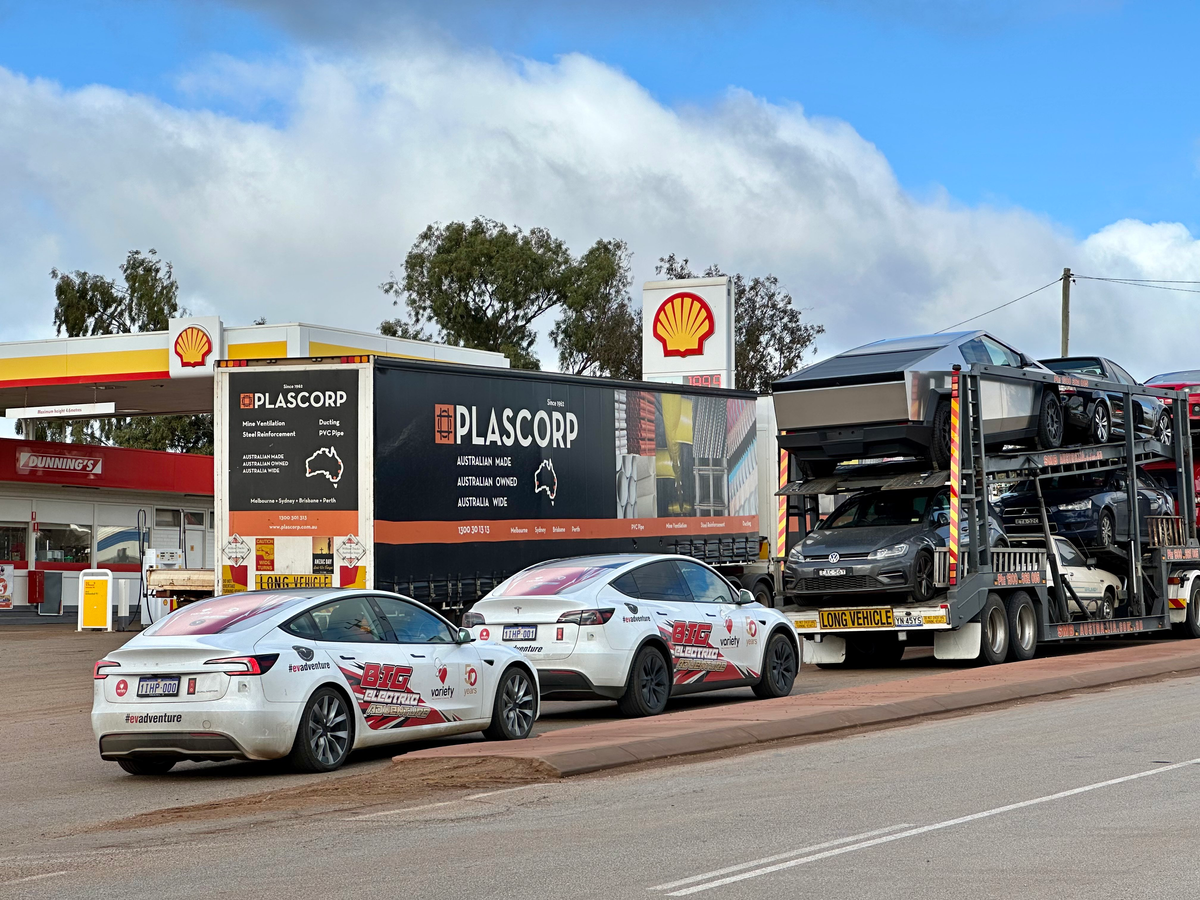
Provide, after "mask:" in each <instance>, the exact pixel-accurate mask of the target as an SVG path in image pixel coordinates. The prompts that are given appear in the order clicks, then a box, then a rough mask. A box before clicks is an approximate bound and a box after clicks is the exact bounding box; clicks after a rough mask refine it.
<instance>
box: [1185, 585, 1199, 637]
mask: <svg viewBox="0 0 1200 900" xmlns="http://www.w3.org/2000/svg"><path fill="white" fill-rule="evenodd" d="M1183 633H1184V635H1185V636H1187V637H1190V638H1200V578H1197V579H1196V580H1195V581H1194V582H1192V593H1191V596H1189V597H1188V604H1187V616H1186V617H1185V618H1184V620H1183Z"/></svg>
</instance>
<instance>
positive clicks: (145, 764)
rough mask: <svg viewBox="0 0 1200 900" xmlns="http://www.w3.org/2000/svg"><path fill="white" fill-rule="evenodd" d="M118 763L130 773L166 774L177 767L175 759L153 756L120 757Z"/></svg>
mask: <svg viewBox="0 0 1200 900" xmlns="http://www.w3.org/2000/svg"><path fill="white" fill-rule="evenodd" d="M117 765H118V766H120V767H121V768H122V769H124V770H125V771H126V772H128V773H129V774H130V775H166V774H167V773H168V772H170V771H171V769H173V768H174V767H175V760H173V759H157V758H155V757H153V756H151V757H142V758H140V759H138V758H132V757H131V758H129V759H118V760H117Z"/></svg>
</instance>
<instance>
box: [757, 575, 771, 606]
mask: <svg viewBox="0 0 1200 900" xmlns="http://www.w3.org/2000/svg"><path fill="white" fill-rule="evenodd" d="M754 599H755V600H756V601H757V602H759V603H761V604H762V605H763V606H765V607H766V608H767V609H772V608H774V606H775V592H774V591H772V590H771V587H770V585H768V584H767V583H766V582H765V581H760V582H759V583H758V584H756V585H755V586H754Z"/></svg>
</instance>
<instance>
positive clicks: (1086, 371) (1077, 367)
mask: <svg viewBox="0 0 1200 900" xmlns="http://www.w3.org/2000/svg"><path fill="white" fill-rule="evenodd" d="M1042 365H1043V366H1045V367H1046V368H1047V369H1049V370H1050V371H1051V372H1058V373H1059V374H1060V375H1061V374H1066V373H1068V372H1069V373H1071V374H1072V375H1090V376H1092V377H1093V378H1105V377H1106V376H1105V374H1104V366H1102V365H1101V364H1100V360H1098V359H1048V360H1047V359H1044V360H1042Z"/></svg>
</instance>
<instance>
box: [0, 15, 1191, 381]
mask: <svg viewBox="0 0 1200 900" xmlns="http://www.w3.org/2000/svg"><path fill="white" fill-rule="evenodd" d="M564 7H566V8H565V9H564ZM1197 33H1200V5H1196V4H1189V3H1183V2H1177V3H1173V2H1166V0H1162V2H1146V3H1138V4H1134V3H1121V2H1117V0H1094V2H1089V0H1041V2H1023V0H976V2H968V0H911V2H907V3H896V2H884V0H842V2H837V0H824V2H822V0H793V2H787V3H777V2H766V0H761V2H759V0H744V2H739V3H725V2H718V0H692V2H689V3H683V2H676V0H661V2H655V0H643V2H638V3H634V2H630V0H608V2H593V0H580V2H577V3H574V4H560V3H552V2H548V0H525V2H520V3H517V2H507V0H506V2H496V3H482V2H475V0H441V2H436V3H434V2H410V3H400V2H383V0H362V2H358V3H338V4H334V3H322V2H316V0H241V2H234V0H228V2H217V0H197V2H192V3H163V2H153V0H130V2H112V3H100V2H82V0H79V2H65V0H63V2H60V0H44V2H38V3H16V2H5V0H0V172H2V173H3V177H0V311H2V312H3V318H0V340H24V339H33V338H39V337H49V336H51V335H52V334H53V325H52V309H53V291H52V282H51V280H50V278H49V277H48V273H49V271H50V270H51V269H52V268H58V269H65V270H74V269H85V270H88V271H92V272H99V273H104V274H108V275H113V276H115V275H116V274H117V265H118V264H119V263H120V261H121V260H122V259H123V257H124V255H125V253H126V252H127V251H128V250H130V249H134V248H137V249H147V248H150V247H154V248H156V249H157V250H158V251H159V253H160V255H161V256H163V257H164V258H166V259H168V260H170V261H171V262H172V263H173V264H174V266H175V271H176V274H177V277H178V279H179V282H180V285H181V299H182V300H183V302H184V303H185V304H186V305H187V306H188V307H189V308H190V309H191V310H192V311H193V312H196V313H202V314H210V313H215V314H219V315H221V316H222V317H223V318H224V320H225V321H226V322H227V323H229V324H247V323H249V322H250V321H251V320H253V319H254V318H256V317H258V316H265V317H267V319H268V320H269V321H272V322H282V321H296V320H300V321H311V322H318V323H322V324H337V325H343V326H346V327H352V328H361V329H364V330H374V329H375V328H376V327H377V326H378V324H379V322H380V321H381V320H382V319H384V318H386V317H390V316H391V315H393V314H394V311H393V310H392V308H391V306H390V304H389V302H388V300H387V298H385V297H384V295H383V294H382V293H381V292H380V291H379V289H378V285H379V284H380V283H381V282H382V281H384V280H386V279H387V277H388V274H389V272H391V271H393V270H396V269H398V268H400V266H401V265H402V263H403V258H404V254H405V252H406V251H407V250H408V248H409V247H410V246H411V244H412V242H413V240H414V239H415V237H416V236H417V234H418V233H419V232H420V231H421V229H422V228H423V227H424V226H425V225H427V224H429V223H430V222H439V221H440V222H447V221H451V220H462V219H469V218H471V217H474V216H476V215H484V216H489V217H491V218H494V219H497V220H499V221H503V222H506V223H509V224H512V225H519V226H522V227H524V228H530V227H533V226H542V227H546V228H549V229H550V230H551V231H552V232H553V233H554V234H556V235H558V236H560V237H562V238H563V239H564V240H566V241H567V242H568V243H569V244H570V246H571V247H572V249H573V250H574V251H575V252H577V253H582V252H583V251H584V250H586V249H587V247H588V246H590V245H591V243H593V242H594V241H595V240H597V239H600V238H614V237H616V238H622V239H624V240H626V241H628V242H629V245H630V247H631V249H632V250H633V252H634V275H635V294H634V296H635V300H637V299H638V292H637V289H636V285H639V284H640V283H641V281H643V280H646V279H648V278H651V277H653V274H654V264H655V262H656V260H657V259H658V258H659V257H660V256H664V255H666V254H668V253H671V252H674V253H677V254H679V255H681V256H686V257H688V258H690V259H691V260H692V263H693V267H694V268H696V269H702V268H703V267H705V266H707V265H708V264H710V263H718V264H719V265H720V266H721V267H722V268H723V269H724V270H725V271H741V272H744V273H746V274H748V275H755V274H765V273H767V272H771V273H774V274H776V275H778V276H779V278H780V279H781V281H782V282H783V284H784V285H785V286H786V287H787V288H788V289H789V290H790V291H791V293H792V295H793V296H794V297H795V299H796V303H797V305H799V306H800V307H802V308H803V309H804V310H805V315H806V316H807V317H810V319H811V320H812V321H815V322H819V323H821V324H824V325H825V326H826V329H827V332H826V334H825V335H824V336H823V337H822V338H821V339H820V340H818V342H817V352H818V354H819V355H820V356H825V355H828V354H829V353H832V352H837V351H838V350H841V349H845V348H847V347H851V346H857V345H859V344H862V343H866V342H868V341H871V340H877V339H880V338H886V337H895V336H899V335H904V334H912V333H920V332H925V331H932V330H936V329H940V328H944V327H946V326H949V325H952V324H954V323H956V322H958V321H960V320H962V319H965V318H968V317H969V316H973V315H975V314H977V313H980V312H983V311H984V310H987V309H989V308H991V307H994V306H997V305H999V304H1001V303H1004V302H1006V301H1008V300H1011V299H1013V298H1015V297H1017V296H1019V295H1021V294H1025V293H1026V292H1028V291H1030V290H1033V289H1034V288H1037V287H1039V286H1041V285H1043V284H1047V283H1049V282H1051V281H1052V280H1053V279H1055V278H1057V277H1058V276H1059V275H1060V273H1061V272H1062V269H1063V267H1064V266H1069V267H1071V268H1072V270H1073V271H1075V272H1077V273H1082V274H1085V275H1093V276H1103V277H1121V278H1155V279H1175V280H1180V281H1200V244H1198V243H1197V239H1196V235H1198V234H1200V205H1198V201H1200V115H1198V113H1200V94H1198V93H1197V92H1196V91H1195V89H1194V81H1195V73H1194V68H1195V66H1194V56H1195V52H1194V36H1195V35H1196V34H1197ZM1191 288H1192V289H1200V285H1193V286H1191ZM1197 300H1200V296H1197V295H1196V294H1194V293H1185V292H1183V291H1164V290H1151V289H1145V288H1137V287H1130V286H1120V285H1112V284H1108V283H1104V282H1095V281H1087V280H1080V281H1079V282H1077V283H1076V284H1075V286H1074V288H1073V309H1072V351H1073V352H1092V353H1100V354H1104V355H1108V356H1111V357H1113V358H1115V359H1117V360H1118V361H1120V362H1122V363H1123V364H1125V365H1126V367H1127V368H1129V369H1130V370H1131V371H1132V372H1133V373H1134V374H1135V375H1138V376H1139V377H1148V376H1149V375H1151V374H1154V373H1155V372H1159V371H1164V370H1168V369H1172V368H1194V367H1196V365H1198V364H1200V361H1198V360H1197V359H1196V355H1195V353H1194V351H1193V350H1192V349H1191V348H1190V346H1189V345H1188V343H1187V342H1184V341H1172V340H1170V339H1169V335H1170V333H1171V332H1175V331H1180V332H1183V333H1188V332H1189V331H1194V330H1195V328H1196V326H1197V325H1200V313H1198V310H1200V306H1198V305H1197V303H1196V302H1194V301H1197ZM1058 303H1059V295H1058V287H1057V286H1054V287H1051V288H1049V289H1048V290H1045V291H1042V292H1041V293H1039V294H1036V295H1035V296H1033V297H1031V298H1028V299H1026V300H1023V301H1021V302H1019V303H1017V304H1014V305H1013V306H1011V307H1008V308H1006V309H1005V310H1003V311H1001V312H997V313H994V314H991V315H989V316H985V317H983V318H981V319H979V320H977V322H978V327H983V328H987V329H989V330H991V331H993V332H994V333H996V334H997V335H998V336H1000V337H1002V338H1004V339H1005V340H1007V341H1009V342H1010V343H1013V344H1014V345H1016V346H1017V347H1019V348H1021V349H1023V350H1025V351H1026V352H1029V353H1031V354H1033V355H1039V356H1047V355H1055V354H1057V352H1058ZM1176 322H1178V323H1179V326H1182V327H1178V328H1177V327H1176V326H1175V325H1174V324H1172V325H1171V328H1170V331H1168V332H1164V329H1163V323H1176ZM549 324H550V323H548V322H543V323H541V326H542V332H543V336H542V339H541V340H539V342H538V345H537V351H538V353H539V355H540V356H541V358H542V362H543V365H544V366H546V367H552V366H553V364H554V358H553V351H552V348H551V347H550V345H549V343H548V341H547V340H546V338H545V333H546V332H548V330H549Z"/></svg>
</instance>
